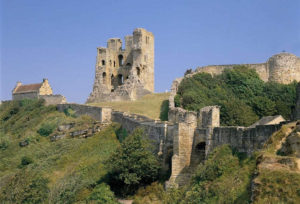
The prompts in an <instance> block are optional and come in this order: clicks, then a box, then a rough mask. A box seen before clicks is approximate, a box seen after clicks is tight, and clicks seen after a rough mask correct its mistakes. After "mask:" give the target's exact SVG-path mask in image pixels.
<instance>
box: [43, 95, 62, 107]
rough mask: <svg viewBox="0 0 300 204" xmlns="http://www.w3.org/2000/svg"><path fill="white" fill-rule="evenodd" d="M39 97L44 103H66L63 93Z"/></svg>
mask: <svg viewBox="0 0 300 204" xmlns="http://www.w3.org/2000/svg"><path fill="white" fill-rule="evenodd" d="M39 98H41V99H44V100H45V105H46V106H48V105H57V104H61V103H66V102H67V100H66V98H65V97H64V96H63V95H40V96H39Z"/></svg>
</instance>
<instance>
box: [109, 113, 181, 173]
mask: <svg viewBox="0 0 300 204" xmlns="http://www.w3.org/2000/svg"><path fill="white" fill-rule="evenodd" d="M111 120H112V121H113V122H117V123H120V124H121V125H122V128H124V129H126V130H127V131H128V133H132V132H133V131H134V130H135V129H136V128H142V129H143V130H144V131H145V134H146V135H147V136H148V139H150V141H151V142H152V144H153V145H154V148H155V154H158V156H159V158H160V161H161V164H162V168H163V170H164V171H165V172H167V171H168V170H169V169H170V166H169V165H170V160H171V157H172V155H173V136H174V134H176V133H175V132H176V126H175V125H173V124H172V123H168V122H161V121H155V120H152V119H149V118H147V117H145V116H141V115H135V114H126V113H123V112H118V111H113V112H112V118H111Z"/></svg>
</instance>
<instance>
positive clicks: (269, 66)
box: [189, 53, 300, 84]
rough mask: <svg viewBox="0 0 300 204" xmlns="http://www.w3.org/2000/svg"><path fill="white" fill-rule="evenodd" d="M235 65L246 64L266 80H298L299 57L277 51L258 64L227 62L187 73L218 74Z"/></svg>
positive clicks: (299, 69)
mask: <svg viewBox="0 0 300 204" xmlns="http://www.w3.org/2000/svg"><path fill="white" fill-rule="evenodd" d="M235 66H246V67H249V68H251V69H255V70H256V72H257V73H258V75H259V76H260V78H261V79H262V80H263V81H265V82H267V81H273V82H278V83H282V84H288V83H291V82H293V81H294V80H295V81H298V82H299V81H300V58H299V57H297V56H296V55H294V54H290V53H279V54H276V55H273V56H272V57H270V58H269V59H268V60H267V61H266V62H264V63H258V64H229V65H209V66H203V67H198V68H196V70H195V71H194V72H193V73H191V74H189V75H194V74H197V73H202V72H205V73H209V74H211V75H213V76H214V75H220V74H221V73H222V72H223V71H224V70H225V69H233V68H234V67H235Z"/></svg>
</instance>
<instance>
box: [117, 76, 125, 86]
mask: <svg viewBox="0 0 300 204" xmlns="http://www.w3.org/2000/svg"><path fill="white" fill-rule="evenodd" d="M123 83H124V79H123V75H122V74H119V75H118V85H122V84H123Z"/></svg>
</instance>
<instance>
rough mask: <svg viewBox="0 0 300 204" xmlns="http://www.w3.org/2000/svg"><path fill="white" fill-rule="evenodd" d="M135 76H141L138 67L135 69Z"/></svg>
mask: <svg viewBox="0 0 300 204" xmlns="http://www.w3.org/2000/svg"><path fill="white" fill-rule="evenodd" d="M136 75H138V76H140V75H141V70H140V68H139V67H137V68H136Z"/></svg>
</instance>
